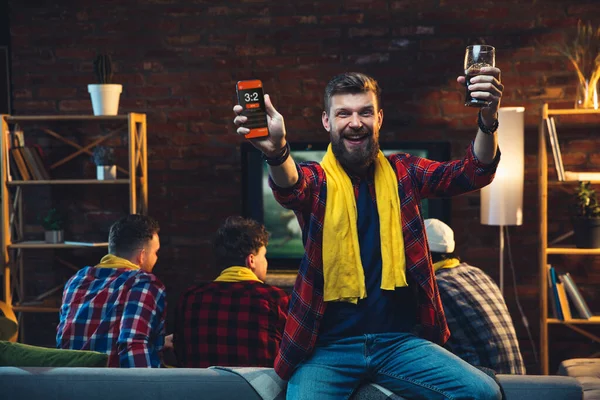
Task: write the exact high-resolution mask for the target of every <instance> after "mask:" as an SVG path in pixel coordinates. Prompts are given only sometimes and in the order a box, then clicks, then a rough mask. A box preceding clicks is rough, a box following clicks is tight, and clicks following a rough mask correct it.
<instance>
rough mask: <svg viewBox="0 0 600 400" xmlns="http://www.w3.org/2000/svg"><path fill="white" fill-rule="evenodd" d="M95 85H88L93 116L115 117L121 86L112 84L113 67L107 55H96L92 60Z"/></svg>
mask: <svg viewBox="0 0 600 400" xmlns="http://www.w3.org/2000/svg"><path fill="white" fill-rule="evenodd" d="M94 74H95V75H96V79H97V81H98V83H97V84H91V85H88V92H89V93H90V96H91V99H92V107H93V109H94V115H117V113H118V111H119V99H120V97H121V92H122V91H123V85H119V84H115V83H112V79H113V66H112V60H111V57H110V56H109V55H108V54H98V55H97V56H96V58H95V59H94Z"/></svg>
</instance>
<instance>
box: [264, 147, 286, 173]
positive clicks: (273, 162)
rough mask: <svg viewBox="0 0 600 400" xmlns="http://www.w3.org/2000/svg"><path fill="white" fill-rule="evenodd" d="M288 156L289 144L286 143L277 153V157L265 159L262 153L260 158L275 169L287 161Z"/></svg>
mask: <svg viewBox="0 0 600 400" xmlns="http://www.w3.org/2000/svg"><path fill="white" fill-rule="evenodd" d="M289 156H290V144H289V142H286V143H285V146H284V148H283V149H282V150H281V153H279V155H277V156H275V157H267V156H266V155H265V154H264V153H263V155H262V158H263V160H265V162H266V163H267V164H269V165H270V166H272V167H277V166H279V165H281V164H283V163H284V162H285V161H286V160H287V159H288V157H289Z"/></svg>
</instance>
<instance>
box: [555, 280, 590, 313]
mask: <svg viewBox="0 0 600 400" xmlns="http://www.w3.org/2000/svg"><path fill="white" fill-rule="evenodd" d="M560 280H561V282H562V283H563V284H564V287H565V291H566V292H567V295H568V297H569V299H570V300H571V303H572V304H573V306H574V308H575V310H577V314H578V315H579V317H580V318H583V319H590V318H592V312H591V311H590V308H589V307H588V305H587V303H586V302H585V299H584V298H583V296H582V295H581V292H580V291H579V288H577V285H576V284H575V281H574V280H573V278H572V277H571V274H569V273H568V272H567V273H565V274H561V275H560Z"/></svg>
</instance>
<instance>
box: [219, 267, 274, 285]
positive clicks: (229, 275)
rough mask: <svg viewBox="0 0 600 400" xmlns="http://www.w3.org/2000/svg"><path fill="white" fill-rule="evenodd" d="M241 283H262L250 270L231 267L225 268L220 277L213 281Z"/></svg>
mask: <svg viewBox="0 0 600 400" xmlns="http://www.w3.org/2000/svg"><path fill="white" fill-rule="evenodd" d="M243 281H259V282H260V283H264V282H263V281H261V280H260V279H258V277H257V276H256V274H254V272H252V270H251V269H250V268H248V267H238V266H233V267H229V268H225V269H224V270H223V271H222V272H221V275H219V276H218V277H217V279H215V282H243Z"/></svg>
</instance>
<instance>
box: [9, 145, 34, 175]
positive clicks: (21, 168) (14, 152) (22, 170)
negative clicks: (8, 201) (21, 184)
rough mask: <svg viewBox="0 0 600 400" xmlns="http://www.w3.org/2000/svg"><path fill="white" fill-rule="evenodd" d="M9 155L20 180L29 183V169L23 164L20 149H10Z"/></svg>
mask: <svg viewBox="0 0 600 400" xmlns="http://www.w3.org/2000/svg"><path fill="white" fill-rule="evenodd" d="M10 155H11V156H12V158H13V159H14V161H15V162H14V163H15V164H16V166H17V170H18V173H19V175H20V177H21V179H22V180H24V181H29V180H31V179H32V177H31V175H30V174H29V169H28V168H27V164H26V163H25V158H23V153H21V148H20V147H14V148H12V149H10Z"/></svg>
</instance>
